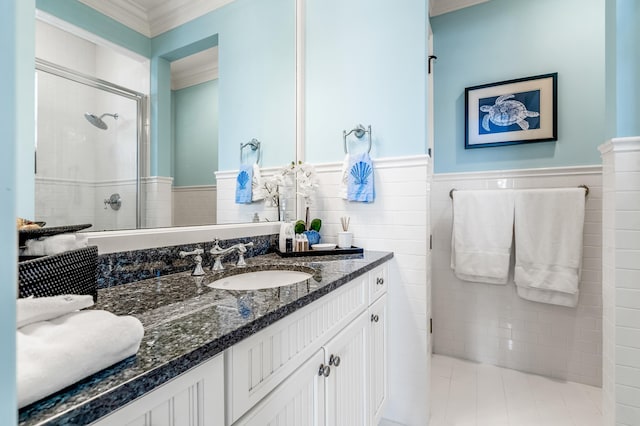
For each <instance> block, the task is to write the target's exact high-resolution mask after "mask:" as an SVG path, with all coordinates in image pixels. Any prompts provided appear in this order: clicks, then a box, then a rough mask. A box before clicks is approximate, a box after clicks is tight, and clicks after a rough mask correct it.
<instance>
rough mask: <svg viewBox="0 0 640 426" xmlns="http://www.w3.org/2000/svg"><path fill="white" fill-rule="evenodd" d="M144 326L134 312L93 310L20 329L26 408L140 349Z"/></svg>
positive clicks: (20, 380) (22, 402)
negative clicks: (131, 314)
mask: <svg viewBox="0 0 640 426" xmlns="http://www.w3.org/2000/svg"><path fill="white" fill-rule="evenodd" d="M143 335H144V329H143V327H142V324H141V323H140V321H139V320H138V319H136V318H134V317H131V316H123V317H118V316H116V315H114V314H112V313H110V312H107V311H98V310H89V311H81V312H74V313H71V314H66V315H63V316H61V317H58V318H55V319H52V320H50V321H40V322H36V323H33V324H30V325H27V326H25V327H22V328H20V329H18V330H17V331H16V340H17V341H16V346H17V371H18V407H19V408H22V407H24V406H26V405H28V404H31V403H33V402H35V401H38V400H39V399H42V398H44V397H45V396H48V395H50V394H52V393H54V392H57V391H59V390H61V389H63V388H65V387H67V386H69V385H71V384H73V383H75V382H77V381H79V380H82V379H83V378H85V377H87V376H90V375H91V374H94V373H97V372H98V371H100V370H102V369H104V368H107V367H109V366H111V365H113V364H115V363H117V362H119V361H122V360H123V359H125V358H128V357H130V356H131V355H134V354H135V353H136V352H138V348H139V347H140V341H141V340H142V336H143Z"/></svg>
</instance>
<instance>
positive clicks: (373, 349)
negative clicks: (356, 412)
mask: <svg viewBox="0 0 640 426" xmlns="http://www.w3.org/2000/svg"><path fill="white" fill-rule="evenodd" d="M369 321H370V322H369V327H370V328H369V350H370V352H369V354H370V358H369V361H370V363H371V364H370V366H371V372H370V374H369V380H370V386H369V395H370V404H371V405H370V407H371V409H370V415H371V420H370V424H371V425H377V424H378V423H379V422H380V419H381V418H382V410H383V409H384V404H385V403H386V401H387V394H388V382H387V296H386V295H385V296H382V297H381V298H380V299H378V301H377V302H376V303H374V304H373V305H371V307H370V308H369Z"/></svg>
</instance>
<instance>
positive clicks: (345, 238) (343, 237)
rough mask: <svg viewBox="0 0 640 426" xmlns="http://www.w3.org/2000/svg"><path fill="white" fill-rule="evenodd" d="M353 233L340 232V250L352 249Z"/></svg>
mask: <svg viewBox="0 0 640 426" xmlns="http://www.w3.org/2000/svg"><path fill="white" fill-rule="evenodd" d="M352 243H353V232H348V231H346V232H338V248H351V245H352Z"/></svg>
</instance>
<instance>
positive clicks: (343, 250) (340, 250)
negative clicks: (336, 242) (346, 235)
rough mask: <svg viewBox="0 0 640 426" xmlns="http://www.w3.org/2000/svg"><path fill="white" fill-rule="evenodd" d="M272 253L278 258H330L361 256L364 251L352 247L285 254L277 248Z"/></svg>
mask: <svg viewBox="0 0 640 426" xmlns="http://www.w3.org/2000/svg"><path fill="white" fill-rule="evenodd" d="M274 251H275V252H276V253H277V254H278V256H280V257H301V256H330V255H338V254H362V253H364V249H363V248H362V247H354V246H351V248H338V247H336V248H334V249H332V250H307V251H291V252H287V253H282V252H281V251H280V249H278V247H274Z"/></svg>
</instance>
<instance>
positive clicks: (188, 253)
mask: <svg viewBox="0 0 640 426" xmlns="http://www.w3.org/2000/svg"><path fill="white" fill-rule="evenodd" d="M203 253H204V250H203V249H201V248H197V249H195V250H193V251H181V252H180V253H178V255H180V257H187V256H191V255H192V254H195V255H196V256H197V255H199V254H203Z"/></svg>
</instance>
